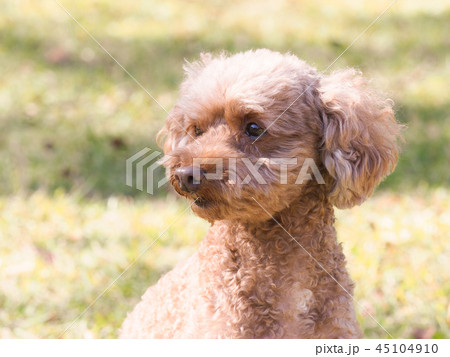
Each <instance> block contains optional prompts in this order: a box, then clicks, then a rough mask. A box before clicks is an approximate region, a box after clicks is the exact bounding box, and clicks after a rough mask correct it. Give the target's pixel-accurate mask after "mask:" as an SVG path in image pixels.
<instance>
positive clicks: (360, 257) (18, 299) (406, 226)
mask: <svg viewBox="0 0 450 357" xmlns="http://www.w3.org/2000/svg"><path fill="white" fill-rule="evenodd" d="M186 207H187V204H186V203H185V202H184V201H183V200H175V199H174V198H173V197H172V196H169V197H167V198H164V199H158V200H151V201H148V200H137V201H136V200H132V199H124V198H116V197H111V198H109V199H107V200H89V201H83V200H80V199H79V197H76V196H75V195H65V194H62V193H56V194H55V195H54V196H47V195H45V194H43V193H41V192H36V193H34V194H33V195H32V196H31V197H23V196H22V197H21V196H12V197H5V198H2V199H0V217H2V218H1V220H0V238H1V239H0V271H1V272H2V279H1V280H0V302H1V305H2V309H1V310H0V326H1V328H0V336H1V337H57V336H59V334H61V333H62V332H63V331H64V330H65V328H66V327H67V326H69V325H70V323H71V322H72V321H73V320H74V319H75V318H76V317H77V316H78V315H79V314H80V313H81V312H82V311H83V310H84V309H85V308H86V307H87V306H88V305H89V304H90V303H91V302H92V301H93V300H94V299H95V298H96V297H97V296H98V295H99V294H100V293H102V292H103V290H104V289H105V288H106V287H107V286H108V285H109V284H110V283H111V282H112V281H113V280H114V279H115V278H116V277H117V276H118V275H119V274H120V273H121V272H122V271H123V270H124V269H125V268H126V267H127V266H128V265H129V264H130V263H131V262H133V261H134V260H135V258H137V257H138V256H139V255H140V254H141V253H142V252H144V251H146V252H145V254H143V255H142V256H141V258H139V259H138V260H137V261H136V262H135V264H134V265H133V266H132V267H131V268H130V269H129V270H128V271H127V273H126V274H124V275H123V276H122V277H121V279H120V280H118V281H117V284H115V285H114V286H113V287H112V288H111V289H110V290H109V291H108V292H107V293H105V295H104V296H103V297H102V298H100V299H99V300H98V302H97V303H96V304H95V305H94V306H93V307H92V308H91V309H89V311H88V312H87V313H86V314H85V315H83V316H82V317H81V318H80V319H79V320H78V322H77V323H76V324H75V325H74V326H73V327H72V328H71V329H70V330H69V332H68V333H67V335H66V336H67V337H115V336H116V335H117V329H118V327H119V326H120V324H121V323H122V321H123V319H124V318H125V316H126V313H127V312H128V311H130V309H131V308H132V307H133V306H134V304H135V303H136V302H137V301H138V299H139V297H140V296H141V295H142V294H143V292H144V291H145V289H146V288H147V287H148V286H150V285H151V284H153V283H154V282H155V281H156V280H157V279H158V278H159V276H160V275H161V274H163V273H164V272H166V271H168V270H169V269H171V268H172V267H173V266H174V265H175V264H176V263H177V262H178V261H181V260H183V259H185V258H186V257H188V256H189V255H191V254H192V253H193V252H194V251H195V249H196V247H197V245H198V243H199V241H200V240H201V239H202V237H203V235H204V234H205V232H206V230H207V228H208V224H207V223H206V222H205V221H203V220H201V219H199V218H197V217H195V216H194V215H193V214H192V213H191V212H190V211H187V212H186V211H185V209H186ZM337 217H338V219H337V230H338V236H339V239H340V241H341V242H342V243H343V245H344V249H345V251H346V256H347V258H348V263H349V270H350V273H351V275H352V277H353V279H354V280H355V282H356V291H355V298H356V300H357V301H358V302H359V304H360V305H361V306H362V308H360V307H358V306H357V307H356V309H357V312H358V317H359V319H360V322H361V324H362V326H363V328H364V332H365V335H366V336H367V337H385V333H384V332H383V330H381V329H380V328H379V326H378V325H377V324H376V322H374V321H373V320H372V319H371V318H370V316H368V315H367V312H368V313H370V314H371V315H373V316H374V317H375V318H376V319H377V320H378V321H379V322H380V323H381V324H382V325H383V326H384V327H385V328H386V329H387V330H388V331H389V332H390V333H391V334H392V335H393V336H394V337H405V338H407V337H413V336H421V337H423V336H424V334H428V335H426V336H428V337H433V336H434V337H447V338H448V337H450V311H449V308H450V305H449V303H450V302H449V299H448V296H449V294H450V281H449V279H448V272H449V270H450V265H449V264H450V262H449V259H448V258H449V256H450V249H449V247H448V237H450V192H449V191H448V190H443V189H440V190H435V191H433V192H431V193H430V192H428V193H426V194H420V195H397V194H386V193H385V194H382V195H379V196H377V197H375V198H372V199H370V200H369V201H368V202H367V203H365V204H364V205H362V206H361V207H356V208H354V209H351V210H345V211H338V212H337ZM168 226H170V227H169V228H168V229H167V231H165V233H164V234H162V235H161V233H162V232H164V230H165V229H166V228H167V227H168ZM158 237H160V238H159V239H158ZM155 240H157V241H156V242H155V243H154V245H152V243H153V241H155ZM149 247H150V248H149ZM147 249H148V250H147Z"/></svg>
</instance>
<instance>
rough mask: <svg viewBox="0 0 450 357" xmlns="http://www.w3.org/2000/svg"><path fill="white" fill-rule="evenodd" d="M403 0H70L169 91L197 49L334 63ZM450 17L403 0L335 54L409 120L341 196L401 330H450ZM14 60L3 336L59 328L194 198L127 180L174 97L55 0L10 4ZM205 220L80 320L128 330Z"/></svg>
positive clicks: (173, 239)
mask: <svg viewBox="0 0 450 357" xmlns="http://www.w3.org/2000/svg"><path fill="white" fill-rule="evenodd" d="M389 2H390V1H383V2H373V1H372V2H370V1H360V2H356V1H355V2H353V1H287V0H286V1H265V2H256V1H239V2H237V1H232V2H225V1H219V0H214V1H210V2H207V3H203V2H197V1H189V2H188V1H181V0H180V1H174V0H170V1H164V2H161V1H159V2H157V1H145V2H140V1H132V2H110V1H106V0H102V1H93V0H89V1H88V0H81V1H77V2H69V1H63V4H64V6H66V7H67V9H68V10H69V11H70V12H71V13H72V14H73V16H74V17H75V18H76V19H77V20H78V21H79V22H80V23H81V24H82V25H83V26H85V27H86V29H88V30H89V31H90V32H91V33H92V35H93V36H94V37H95V38H96V39H98V40H99V41H100V42H101V43H102V44H103V45H104V46H105V47H106V48H107V49H108V50H109V51H110V52H111V54H112V55H113V56H114V57H116V58H117V60H118V61H119V62H120V63H121V64H122V65H123V66H124V67H126V68H127V69H128V70H129V71H130V72H131V73H132V75H133V76H135V77H136V78H137V79H138V80H139V81H140V82H141V83H142V84H143V85H144V86H145V87H146V88H147V89H148V90H149V91H150V93H151V94H152V95H153V96H154V97H155V98H156V99H157V100H158V101H159V102H160V103H161V104H162V105H163V106H164V107H165V108H166V109H170V107H171V106H172V105H173V103H174V102H175V100H176V94H177V88H178V85H179V83H180V81H181V79H182V75H183V74H182V69H181V68H182V65H183V63H184V60H185V59H188V60H193V59H195V58H197V57H198V54H199V53H200V52H202V51H206V52H208V51H209V52H211V51H212V52H218V51H221V50H227V51H230V52H236V51H241V50H246V49H250V48H257V47H268V48H271V49H274V50H279V51H291V52H293V53H295V54H296V55H298V56H299V57H301V58H303V59H304V60H306V61H307V62H309V63H311V64H314V65H315V66H316V67H317V68H318V69H319V70H325V69H326V68H327V66H328V65H329V64H330V63H331V62H332V61H333V60H334V59H335V58H336V57H338V55H339V54H340V53H341V52H342V51H343V50H344V49H345V48H346V47H347V46H348V45H349V44H350V43H351V42H352V41H353V40H354V38H355V37H356V36H357V35H358V34H359V33H361V32H362V31H363V30H364V29H365V28H366V27H367V25H368V24H369V23H370V22H371V21H372V20H373V19H374V18H375V17H376V16H378V14H379V13H380V12H381V11H383V10H384V9H385V8H386V6H387V5H388V3H389ZM448 33H450V6H449V5H447V4H445V2H443V1H437V0H433V1H427V2H425V3H424V2H423V1H419V0H415V1H399V2H398V3H396V4H395V5H394V6H393V7H392V8H391V9H390V10H389V11H388V12H387V13H386V14H385V15H384V16H383V17H382V18H381V19H380V21H378V22H377V23H376V24H375V25H374V26H373V27H372V28H370V29H369V30H368V31H367V32H366V33H365V34H364V36H362V37H361V38H360V40H359V41H358V42H356V43H355V44H354V45H353V46H352V47H351V48H350V49H349V50H348V51H347V52H346V53H345V54H344V55H343V56H342V57H341V58H340V59H339V60H338V61H337V62H336V64H334V66H333V67H332V68H331V70H332V69H337V68H342V67H347V66H354V67H358V68H360V69H361V70H362V71H363V72H364V73H365V74H366V75H367V76H368V77H371V78H374V81H373V82H374V85H376V86H378V87H379V88H381V89H382V90H384V91H386V92H388V93H389V94H390V96H391V97H392V98H393V99H394V101H395V103H396V112H397V117H398V119H399V120H400V121H401V122H403V123H406V124H407V126H408V129H407V131H406V132H405V144H404V147H403V152H402V155H401V158H400V161H399V164H398V166H397V169H396V171H395V173H394V174H393V175H391V176H390V177H389V178H388V179H387V180H385V181H384V182H383V183H382V185H381V187H380V189H379V190H378V191H377V195H376V196H375V197H374V198H373V199H372V200H369V201H368V202H367V203H366V204H364V205H363V206H362V207H361V208H356V209H353V210H350V211H339V212H338V217H339V221H338V231H339V236H340V237H341V240H342V241H343V243H344V245H345V249H346V250H347V256H348V259H349V264H350V269H351V272H352V276H353V277H354V279H355V281H356V283H357V289H356V298H357V299H358V301H360V302H361V304H362V305H364V307H366V308H367V309H368V310H369V311H370V312H371V313H372V314H374V315H375V316H376V318H377V319H378V320H379V321H380V322H381V323H382V324H383V326H385V327H386V328H387V329H388V330H389V332H391V333H392V334H393V335H394V336H395V337H412V336H433V337H447V338H448V337H450V331H449V323H450V317H449V300H448V296H449V293H450V285H449V280H450V279H449V274H448V273H449V270H450V269H449V265H448V264H449V263H448V261H449V257H450V255H449V251H448V248H446V242H445V240H446V239H447V238H448V237H449V236H450V235H449V233H450V230H449V226H448V222H449V220H450V216H449V212H450V208H449V201H450V193H449V186H450V170H449V169H448V167H449V162H450V146H449V145H448V143H449V142H450V125H448V123H449V119H450V92H449V90H448V86H449V78H450V67H449V65H448V63H449V58H450V42H449V37H448V35H447V34H448ZM0 68H1V69H2V73H1V76H0V108H1V110H0V212H1V214H0V274H1V275H2V279H0V306H1V308H0V337H56V336H58V335H59V334H60V333H61V332H62V331H63V330H64V328H65V327H67V326H68V325H69V323H70V322H71V321H72V319H73V318H75V317H76V316H77V315H78V314H79V313H81V312H82V311H83V310H84V308H85V307H86V306H88V305H89V303H90V302H91V301H92V300H93V299H94V298H95V297H96V296H97V295H98V294H99V293H101V292H102V291H103V290H104V288H105V287H106V285H107V284H108V283H109V282H111V281H112V280H113V279H114V278H115V277H116V276H117V275H118V274H119V273H120V272H121V271H122V269H124V268H125V267H126V266H127V265H128V264H129V262H131V261H133V259H134V258H135V257H136V256H137V255H138V254H139V252H140V251H142V249H144V248H145V247H146V246H147V245H148V244H149V243H150V242H151V241H152V239H154V238H156V237H157V236H158V234H159V232H160V231H161V230H162V229H163V228H164V227H165V226H166V225H167V224H169V223H170V222H171V220H172V219H173V218H174V217H176V215H177V213H181V212H182V210H183V209H184V207H185V206H184V203H183V202H182V201H176V200H175V198H174V197H172V196H170V195H166V191H165V190H159V191H158V194H157V197H156V198H154V197H149V195H146V194H143V193H141V192H139V191H137V190H134V189H132V188H130V187H128V186H126V185H125V184H124V177H125V160H126V158H128V157H130V156H131V155H132V154H134V153H136V152H137V151H138V150H140V149H142V148H143V147H146V146H148V147H151V148H156V144H155V134H156V132H157V131H158V130H159V128H160V127H161V126H162V123H163V121H164V118H165V116H166V113H165V112H164V110H162V109H161V108H160V107H159V106H158V105H157V104H156V103H155V102H154V101H153V100H152V99H151V98H149V97H148V96H147V95H146V93H145V92H144V91H143V90H142V89H141V88H139V86H137V85H136V83H134V82H133V81H132V80H131V79H130V78H129V77H128V76H127V75H126V74H125V73H124V72H123V71H122V70H121V68H120V67H119V66H117V64H116V63H115V62H114V61H113V60H111V58H109V57H108V55H106V54H105V53H104V52H103V51H102V50H101V49H100V48H99V47H98V46H97V45H96V44H95V43H94V42H93V41H92V40H91V39H90V38H89V36H88V35H87V34H86V33H85V32H83V30H82V29H81V28H80V27H79V26H77V25H76V24H75V23H74V22H73V20H72V19H71V18H70V17H69V16H68V15H67V14H66V13H65V12H64V11H63V10H62V9H61V8H60V7H59V6H58V5H57V3H56V2H54V1H52V0H46V1H41V2H35V1H31V0H27V1H25V0H23V1H6V2H2V3H1V4H0ZM386 208H389V209H388V210H387V209H386ZM206 229H207V225H206V223H205V222H203V221H202V220H200V219H198V218H196V217H194V216H193V215H192V214H188V215H185V216H183V217H182V218H180V220H179V221H178V222H176V223H175V224H174V225H173V226H172V227H171V228H170V229H169V231H168V232H167V234H166V235H165V236H163V237H162V238H161V240H159V241H158V243H157V244H155V246H153V247H152V248H151V249H149V251H148V252H147V253H146V254H145V255H144V256H143V257H142V258H141V259H139V260H138V261H137V262H136V265H135V266H134V267H133V268H132V269H130V270H129V271H128V272H127V274H125V275H124V276H123V277H122V279H120V281H118V284H117V285H116V286H114V287H113V288H112V289H111V291H109V292H108V293H107V294H106V295H105V296H104V297H102V298H101V299H100V300H99V301H98V302H97V304H95V306H93V307H92V309H90V310H89V311H88V312H87V313H86V314H85V315H84V316H83V317H82V318H81V319H80V321H79V323H78V324H76V325H75V326H74V327H73V328H72V329H71V330H70V331H69V333H68V334H67V336H68V337H88V336H95V337H110V336H115V333H116V329H117V327H118V326H119V325H120V322H121V321H122V320H123V318H124V316H125V313H126V311H128V310H129V309H130V307H131V306H132V305H133V304H134V303H135V302H136V301H137V300H138V298H139V296H140V295H141V294H142V292H143V291H144V289H145V288H146V287H147V286H148V285H150V284H151V283H152V282H154V281H156V280H157V279H158V277H159V276H160V275H161V274H162V273H163V272H165V271H167V270H169V269H170V268H171V267H172V266H173V265H174V264H175V263H176V262H177V261H179V260H181V259H182V258H183V257H186V256H188V255H189V254H190V253H192V252H193V251H194V250H195V247H196V245H197V243H198V241H199V240H200V239H201V237H202V236H203V234H204V232H205V230H206ZM188 237H189V239H188ZM192 237H196V238H195V239H192ZM357 237H358V238H359V237H367V238H366V239H365V241H364V242H361V241H357ZM359 239H360V238H359ZM359 318H360V320H361V322H362V325H363V327H364V330H365V333H366V335H367V336H370V337H384V334H383V331H382V330H380V329H379V327H377V325H376V324H375V323H374V322H373V321H372V320H371V319H370V317H367V316H365V315H364V313H363V312H362V311H361V310H359Z"/></svg>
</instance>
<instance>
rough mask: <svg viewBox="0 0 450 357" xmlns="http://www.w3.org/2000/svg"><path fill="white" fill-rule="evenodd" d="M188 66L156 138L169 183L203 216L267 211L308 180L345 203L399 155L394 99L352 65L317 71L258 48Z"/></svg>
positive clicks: (365, 192)
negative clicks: (368, 84) (377, 91)
mask: <svg viewBox="0 0 450 357" xmlns="http://www.w3.org/2000/svg"><path fill="white" fill-rule="evenodd" d="M185 72H186V78H185V80H184V82H183V83H182V85H181V89H180V97H179V100H178V102H177V103H176V105H175V107H174V108H173V109H172V111H171V112H170V114H169V116H168V118H167V121H166V125H165V127H164V128H163V129H162V131H161V132H160V135H159V137H161V136H163V134H167V135H166V139H165V142H164V153H165V154H166V156H165V166H166V167H167V168H168V175H169V178H170V181H171V183H172V185H173V187H174V188H175V190H176V191H177V192H178V193H179V194H180V195H183V196H185V197H187V198H188V199H190V200H195V203H194V204H193V210H194V212H196V213H197V214H198V215H199V216H201V217H203V218H206V219H208V220H210V221H212V220H216V219H239V220H252V221H255V220H259V219H264V220H266V219H267V217H268V216H267V213H270V214H274V213H276V212H279V211H281V210H283V209H284V208H286V207H287V206H289V205H290V204H291V203H292V202H293V201H294V200H295V199H297V198H298V197H299V196H300V195H301V194H302V192H303V190H304V187H305V186H306V185H311V184H324V185H326V187H327V189H328V192H329V200H330V202H331V203H333V204H334V205H336V206H337V207H340V208H344V207H351V206H353V205H355V204H360V203H361V202H363V201H364V200H365V199H366V198H367V197H368V196H370V194H371V193H372V192H373V190H374V188H375V186H376V185H377V184H378V183H379V182H380V180H381V179H382V178H383V177H384V176H385V175H387V174H388V173H389V172H390V171H391V170H392V169H393V167H394V166H395V164H396V161H397V152H398V150H397V144H396V141H397V137H398V136H399V131H400V126H399V125H398V124H397V123H396V122H395V119H394V116H393V111H392V107H391V103H390V102H388V101H385V100H383V99H381V98H380V97H378V96H377V95H376V94H374V93H372V92H371V91H370V90H369V89H368V88H367V87H366V85H365V82H364V81H363V79H362V78H361V76H360V75H359V74H358V73H357V72H355V71H353V70H347V71H343V72H338V73H335V74H332V75H330V76H322V75H319V74H318V73H317V72H316V71H315V70H314V69H313V68H312V67H310V66H308V65H307V64H306V63H305V62H303V61H301V60H299V59H298V58H297V57H295V56H293V55H289V54H288V55H282V54H280V53H276V52H271V51H269V50H257V51H248V52H245V53H239V54H236V55H233V56H230V57H227V56H225V55H219V56H216V57H213V56H211V55H208V54H206V55H202V57H201V60H200V61H198V62H194V63H192V64H187V65H186V66H185ZM261 206H263V207H264V209H263V208H262V207H261ZM264 210H267V212H264Z"/></svg>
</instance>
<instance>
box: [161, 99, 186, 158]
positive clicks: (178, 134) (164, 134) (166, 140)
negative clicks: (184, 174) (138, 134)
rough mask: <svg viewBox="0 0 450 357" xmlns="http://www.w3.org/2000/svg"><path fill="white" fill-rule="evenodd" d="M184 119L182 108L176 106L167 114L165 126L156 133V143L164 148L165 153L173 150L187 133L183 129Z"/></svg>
mask: <svg viewBox="0 0 450 357" xmlns="http://www.w3.org/2000/svg"><path fill="white" fill-rule="evenodd" d="M182 119H183V117H182V113H181V111H180V109H179V108H178V107H177V106H175V107H174V108H173V109H172V110H171V111H170V113H169V115H168V116H167V118H166V122H165V124H164V127H163V128H162V129H161V130H160V131H159V132H158V134H157V135H156V143H157V144H158V146H159V147H161V148H162V149H163V151H164V154H168V153H169V152H170V151H172V150H173V149H174V148H175V147H176V146H178V145H179V144H180V142H181V141H182V140H183V138H184V137H185V135H187V134H186V133H185V132H184V129H183V124H182Z"/></svg>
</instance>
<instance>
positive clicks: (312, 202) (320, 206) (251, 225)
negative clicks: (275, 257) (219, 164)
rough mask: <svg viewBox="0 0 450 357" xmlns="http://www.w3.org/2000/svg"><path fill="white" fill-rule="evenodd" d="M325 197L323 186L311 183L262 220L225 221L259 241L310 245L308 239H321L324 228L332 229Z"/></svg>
mask: <svg viewBox="0 0 450 357" xmlns="http://www.w3.org/2000/svg"><path fill="white" fill-rule="evenodd" d="M328 196H329V194H328V189H327V187H326V186H325V185H319V184H311V185H308V186H307V187H305V189H304V191H303V193H302V195H301V196H299V197H298V198H296V199H294V200H293V201H292V202H291V203H290V204H289V206H288V207H286V208H285V209H283V210H282V211H280V212H277V213H275V214H273V215H269V214H267V220H265V221H262V222H244V223H240V224H239V223H237V222H228V224H230V225H231V226H238V227H239V229H241V230H242V229H243V230H244V231H246V232H248V233H250V235H251V236H252V237H253V238H256V239H257V240H259V241H266V242H270V241H271V240H274V238H275V239H276V240H285V241H288V242H291V243H292V244H295V245H298V243H301V242H303V243H304V244H306V245H309V244H310V243H311V240H317V239H320V237H321V236H322V235H323V232H324V231H327V232H329V230H333V228H332V226H333V224H334V210H333V206H332V204H331V203H330V202H329V199H328ZM262 204H263V203H261V205H262ZM333 237H335V236H334V235H332V237H331V238H333ZM327 238H330V237H329V236H327ZM300 241H301V242H300Z"/></svg>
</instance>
